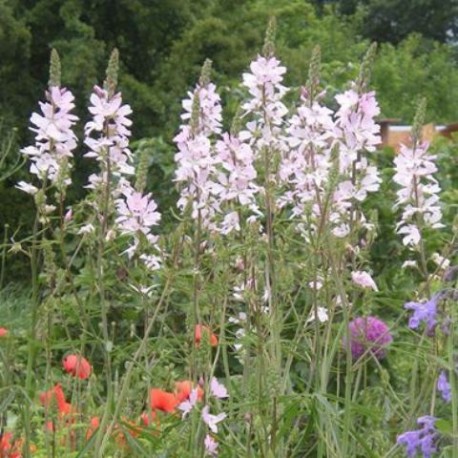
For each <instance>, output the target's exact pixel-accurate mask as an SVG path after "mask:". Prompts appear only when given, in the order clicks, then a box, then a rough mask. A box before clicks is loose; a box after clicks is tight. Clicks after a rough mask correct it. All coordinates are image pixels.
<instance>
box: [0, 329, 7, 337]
mask: <svg viewBox="0 0 458 458" xmlns="http://www.w3.org/2000/svg"><path fill="white" fill-rule="evenodd" d="M8 334H9V331H8V329H6V328H0V337H6V336H7V335H8Z"/></svg>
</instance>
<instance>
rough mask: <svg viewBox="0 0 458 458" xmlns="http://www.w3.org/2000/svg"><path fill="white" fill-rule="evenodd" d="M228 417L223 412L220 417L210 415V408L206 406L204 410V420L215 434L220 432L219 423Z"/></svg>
mask: <svg viewBox="0 0 458 458" xmlns="http://www.w3.org/2000/svg"><path fill="white" fill-rule="evenodd" d="M226 417H227V415H226V414H225V413H224V412H223V413H220V414H218V415H212V414H211V413H210V407H208V406H205V407H204V408H203V409H202V420H203V421H204V423H205V424H206V425H207V426H208V427H209V428H210V430H211V431H212V432H214V433H217V432H218V423H219V422H221V421H223V420H224V419H225V418H226Z"/></svg>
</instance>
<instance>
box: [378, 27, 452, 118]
mask: <svg viewBox="0 0 458 458" xmlns="http://www.w3.org/2000/svg"><path fill="white" fill-rule="evenodd" d="M372 84H373V87H374V88H375V89H376V91H377V96H378V98H379V103H380V106H381V109H382V115H383V116H385V117H394V118H401V119H402V120H403V121H404V122H405V123H408V122H409V121H410V120H412V119H413V116H414V113H415V107H416V103H417V101H418V98H419V97H426V98H427V104H428V111H427V117H426V121H427V122H434V123H436V124H439V123H451V122H454V121H455V120H456V119H458V108H457V104H456V100H458V70H457V67H456V63H455V62H454V61H453V59H452V50H451V48H449V47H448V46H446V45H441V44H439V43H434V42H431V41H426V40H424V39H423V38H422V37H421V36H420V35H411V36H410V37H408V38H407V39H406V40H404V41H403V42H402V43H400V44H399V45H398V46H397V47H394V46H393V45H391V44H382V45H381V46H380V51H379V54H378V57H377V59H376V61H375V66H374V70H373V77H372Z"/></svg>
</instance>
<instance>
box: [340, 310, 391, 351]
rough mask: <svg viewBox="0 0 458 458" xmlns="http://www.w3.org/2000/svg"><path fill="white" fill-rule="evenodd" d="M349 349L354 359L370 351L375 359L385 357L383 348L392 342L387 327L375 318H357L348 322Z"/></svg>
mask: <svg viewBox="0 0 458 458" xmlns="http://www.w3.org/2000/svg"><path fill="white" fill-rule="evenodd" d="M348 330H349V332H350V348H351V354H352V356H353V358H354V359H357V358H359V357H360V356H362V355H363V354H364V353H365V352H366V351H370V353H371V354H372V355H374V356H375V357H376V358H377V359H382V358H384V357H385V353H386V352H385V348H386V347H387V345H389V344H390V343H391V342H392V341H393V336H392V335H391V333H390V330H389V328H388V326H387V325H386V324H385V323H384V322H383V321H382V320H379V319H378V318H376V317H373V316H368V317H358V318H355V319H354V320H353V321H351V322H350V324H349V326H348Z"/></svg>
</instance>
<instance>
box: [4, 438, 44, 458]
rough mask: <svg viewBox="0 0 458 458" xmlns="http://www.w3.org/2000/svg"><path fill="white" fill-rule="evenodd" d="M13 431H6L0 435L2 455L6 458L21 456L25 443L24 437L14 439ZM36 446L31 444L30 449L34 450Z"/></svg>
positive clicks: (18, 457) (19, 457)
mask: <svg viewBox="0 0 458 458" xmlns="http://www.w3.org/2000/svg"><path fill="white" fill-rule="evenodd" d="M13 439H14V437H13V433H11V432H6V433H3V434H1V435H0V457H2V458H3V457H5V458H21V457H22V448H23V445H24V441H23V439H16V440H14V441H13ZM35 450H36V447H35V446H33V445H31V446H30V451H31V452H33V451H35Z"/></svg>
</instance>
